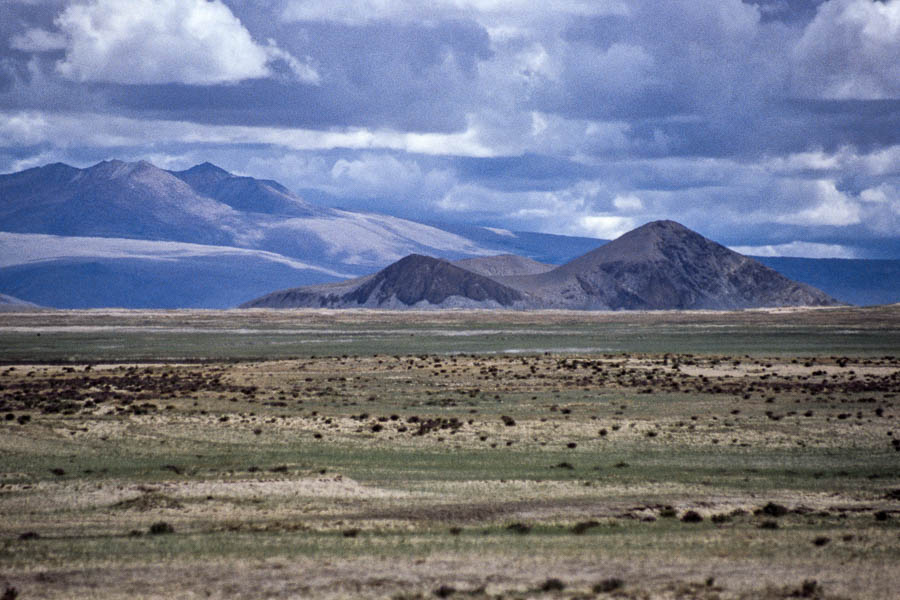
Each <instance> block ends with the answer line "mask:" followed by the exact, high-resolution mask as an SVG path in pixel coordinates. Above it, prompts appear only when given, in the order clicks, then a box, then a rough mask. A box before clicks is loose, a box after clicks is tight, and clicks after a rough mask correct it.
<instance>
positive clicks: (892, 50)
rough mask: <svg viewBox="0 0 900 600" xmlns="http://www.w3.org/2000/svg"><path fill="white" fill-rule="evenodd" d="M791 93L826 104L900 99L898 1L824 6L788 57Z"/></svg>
mask: <svg viewBox="0 0 900 600" xmlns="http://www.w3.org/2000/svg"><path fill="white" fill-rule="evenodd" d="M793 58H794V61H795V71H794V91H795V93H797V94H799V95H803V96H810V97H815V98H827V99H849V98H858V99H882V98H898V97H900V0H887V1H883V2H882V1H878V0H829V1H828V2H825V3H823V4H822V5H821V6H820V7H819V10H818V13H817V14H816V17H815V19H814V20H813V21H812V22H811V23H810V24H809V26H808V27H807V28H806V30H805V31H804V33H803V37H801V38H800V40H799V41H798V42H797V44H796V46H795V47H794V51H793Z"/></svg>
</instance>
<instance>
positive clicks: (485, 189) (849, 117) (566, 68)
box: [0, 0, 900, 256]
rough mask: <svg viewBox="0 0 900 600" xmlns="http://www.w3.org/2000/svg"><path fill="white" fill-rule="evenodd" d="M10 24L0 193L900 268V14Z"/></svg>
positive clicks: (32, 6) (17, 13) (2, 26)
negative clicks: (627, 236)
mask: <svg viewBox="0 0 900 600" xmlns="http://www.w3.org/2000/svg"><path fill="white" fill-rule="evenodd" d="M126 6H127V10H126ZM0 12H2V18H0V169H2V170H6V171H8V170H15V169H17V168H23V167H27V166H33V165H36V164H41V163H43V162H51V161H52V160H62V159H65V160H68V161H70V162H75V163H79V164H85V163H86V162H88V161H89V160H94V159H98V158H112V157H120V158H126V159H135V158H142V157H145V158H148V159H150V160H153V161H155V162H157V163H160V164H161V166H169V167H177V168H183V167H186V166H190V165H191V164H194V163H195V162H203V161H204V160H212V161H213V162H215V161H219V162H221V163H223V166H225V167H226V168H229V169H231V170H234V171H239V172H243V173H246V174H250V175H256V176H261V177H271V178H275V179H278V180H280V181H282V182H283V183H285V184H286V185H288V186H289V187H292V188H294V189H303V190H305V193H307V194H309V195H310V196H311V197H316V198H318V199H320V200H322V201H324V202H328V203H330V204H333V205H343V206H348V207H352V208H359V209H365V208H369V209H378V210H384V211H386V212H392V213H394V214H398V215H400V216H414V217H417V218H427V219H432V220H436V221H461V222H474V221H477V222H479V223H483V224H489V225H494V226H498V227H508V228H514V229H541V230H543V231H549V232H556V233H574V234H588V235H598V236H601V237H608V236H610V235H614V234H617V233H620V232H622V231H624V230H626V229H627V228H629V227H631V226H635V225H639V224H640V223H642V222H644V221H646V220H649V219H654V218H675V219H678V220H681V221H682V222H684V223H685V224H686V225H688V226H693V227H696V228H700V229H702V230H703V231H704V232H706V233H709V234H711V235H720V236H721V239H722V240H723V241H726V242H727V243H730V244H735V245H742V246H763V245H770V246H778V247H787V246H789V245H791V244H793V246H792V247H793V248H795V249H796V248H802V249H803V250H802V251H804V252H810V253H816V252H819V253H828V252H837V253H839V254H840V255H843V256H847V255H856V254H859V253H869V254H872V253H875V252H876V249H877V248H882V249H884V248H896V247H897V242H896V240H897V239H898V236H897V233H896V232H897V231H898V230H900V71H898V69H900V67H898V65H900V0H888V1H884V2H876V1H874V0H827V1H822V0H799V1H787V0H759V1H757V2H751V1H749V0H748V1H744V2H741V1H739V0H672V1H670V2H651V1H650V0H631V1H629V2H620V1H618V0H596V1H595V2H582V1H580V0H558V1H557V2H554V3H553V4H552V5H550V4H547V5H545V4H542V3H534V2H526V1H525V0H434V1H433V2H429V3H421V2H417V1H414V0H390V1H387V0H386V1H385V2H378V3H373V2H370V1H368V0H332V2H329V3H322V2H315V1H312V0H260V1H259V2H243V1H239V0H226V1H225V2H222V1H221V0H213V1H211V2H206V1H205V0H204V1H203V2H200V1H199V0H184V1H182V2H175V1H174V0H134V2H132V3H127V4H125V3H117V2H113V1H112V0H77V1H76V0H70V1H64V0H60V1H58V2H37V3H35V2H24V1H21V0H10V1H9V2H5V3H3V4H2V5H0ZM188 14H190V15H192V16H193V17H196V18H198V19H199V21H200V22H202V23H203V27H202V28H201V29H200V30H193V29H191V28H190V27H188V26H186V25H185V23H186V19H185V18H184V16H185V15H188ZM160 15H164V16H167V18H162V17H160ZM111 16H116V17H117V18H115V19H113V18H111ZM82 17H84V18H82ZM88 17H89V18H88ZM201 31H202V32H203V35H200V32H201ZM161 38H165V39H167V40H171V41H170V42H167V43H166V44H160V43H158V40H159V39H161ZM229 48H232V49H234V48H240V49H243V51H242V52H240V53H239V54H240V56H238V57H237V58H235V59H234V60H230V59H228V54H227V51H228V49H229ZM795 242H796V243H795Z"/></svg>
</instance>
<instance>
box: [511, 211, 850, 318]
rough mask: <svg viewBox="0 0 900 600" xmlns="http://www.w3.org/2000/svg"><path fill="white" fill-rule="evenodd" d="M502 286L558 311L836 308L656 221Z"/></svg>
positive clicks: (812, 290)
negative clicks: (539, 272) (829, 306)
mask: <svg viewBox="0 0 900 600" xmlns="http://www.w3.org/2000/svg"><path fill="white" fill-rule="evenodd" d="M498 280H499V281H502V282H504V283H506V284H507V285H509V286H511V287H514V288H516V289H519V290H521V291H523V292H526V293H530V294H533V295H534V296H537V297H540V298H541V299H542V300H543V301H544V302H545V304H546V305H547V306H551V307H555V308H575V309H597V310H604V309H608V310H661V309H740V308H755V307H764V306H827V305H833V304H839V302H838V301H837V300H835V299H834V298H831V297H830V296H828V295H827V294H825V293H824V292H822V291H820V290H817V289H815V288H813V287H810V286H808V285H805V284H802V283H797V282H795V281H792V280H790V279H788V278H786V277H784V276H783V275H781V274H779V273H778V272H776V271H774V270H772V269H770V268H768V267H766V266H764V265H762V264H761V263H759V262H757V261H755V260H753V259H751V258H747V257H746V256H743V255H741V254H738V253H737V252H733V251H732V250H729V249H728V248H725V247H724V246H722V245H720V244H717V243H716V242H713V241H711V240H709V239H707V238H705V237H703V236H701V235H699V234H698V233H695V232H693V231H691V230H690V229H688V228H686V227H684V226H683V225H680V224H678V223H675V222H674V221H655V222H652V223H648V224H646V225H644V226H642V227H639V228H637V229H635V230H633V231H630V232H628V233H626V234H625V235H623V236H621V237H619V238H618V239H615V240H613V241H611V242H609V243H608V244H605V245H603V246H601V247H600V248H597V249H596V250H593V251H592V252H589V253H587V254H585V255H584V256H581V257H579V258H576V259H575V260H573V261H571V262H569V263H566V264H565V265H562V266H561V267H558V268H556V269H554V270H552V271H549V272H547V273H543V274H539V275H533V276H519V277H502V278H498Z"/></svg>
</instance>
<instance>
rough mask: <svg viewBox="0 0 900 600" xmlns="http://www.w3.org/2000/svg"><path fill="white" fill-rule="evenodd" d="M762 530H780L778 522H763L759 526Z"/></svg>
mask: <svg viewBox="0 0 900 600" xmlns="http://www.w3.org/2000/svg"><path fill="white" fill-rule="evenodd" d="M759 528H760V529H778V522H777V521H763V522H762V523H760V524H759Z"/></svg>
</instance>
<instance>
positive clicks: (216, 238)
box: [0, 160, 900, 308]
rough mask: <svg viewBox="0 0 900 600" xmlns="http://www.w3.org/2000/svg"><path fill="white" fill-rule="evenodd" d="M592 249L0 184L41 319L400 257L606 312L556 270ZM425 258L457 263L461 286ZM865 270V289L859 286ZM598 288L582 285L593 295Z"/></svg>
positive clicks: (843, 290) (173, 194) (122, 178)
mask: <svg viewBox="0 0 900 600" xmlns="http://www.w3.org/2000/svg"><path fill="white" fill-rule="evenodd" d="M604 244H605V240H597V239H592V238H580V237H570V236H561V235H551V234H542V233H534V232H516V231H507V230H503V229H496V228H489V227H479V226H474V225H472V226H466V225H459V224H454V225H447V224H425V223H419V222H415V221H410V220H406V219H401V218H397V217H393V216H389V215H383V214H375V213H362V212H353V211H347V210H341V209H335V208H329V207H325V206H317V205H315V204H312V203H309V202H307V201H305V200H304V199H303V198H301V197H300V196H299V195H298V194H296V193H294V192H292V191H290V190H288V189H287V188H285V187H284V186H282V185H280V184H279V183H277V182H275V181H271V180H262V179H255V178H252V177H245V176H240V175H235V174H232V173H229V172H228V171H225V170H224V169H221V168H219V167H217V166H215V165H212V164H209V163H203V164H200V165H197V166H194V167H192V168H190V169H187V170H183V171H169V170H164V169H160V168H157V167H155V166H154V165H152V164H150V163H148V162H144V161H140V162H134V163H126V162H122V161H117V160H112V161H104V162H101V163H99V164H96V165H94V166H92V167H88V168H85V169H78V168H75V167H71V166H68V165H65V164H61V163H56V164H51V165H46V166H43V167H37V168H33V169H28V170H26V171H21V172H19V173H12V174H8V175H0V293H4V294H8V295H10V296H13V297H16V298H19V299H21V300H23V301H25V302H31V303H35V304H39V305H42V306H48V307H57V308H91V307H126V308H179V307H182V308H194V307H196V308H201V307H202V308H226V307H232V306H235V305H238V304H240V303H244V302H248V301H250V300H251V299H253V298H257V297H259V296H262V295H264V294H267V293H269V292H271V291H272V290H278V289H287V288H290V289H294V288H296V287H297V286H309V285H316V286H322V285H326V284H332V283H333V284H335V286H336V287H334V290H337V289H348V288H347V287H346V286H347V283H344V282H346V280H348V279H349V280H356V279H357V278H360V277H363V278H373V277H375V275H372V274H373V273H376V272H378V273H380V271H379V269H385V267H388V266H389V265H392V264H394V263H396V262H398V261H401V259H404V257H409V256H410V255H416V256H418V257H419V258H416V259H411V262H412V264H414V265H415V267H416V269H414V271H415V272H417V273H419V274H420V275H419V276H417V277H421V276H423V275H421V274H422V273H426V272H428V270H429V269H431V270H432V271H434V272H436V273H441V274H442V276H446V277H447V278H449V279H450V280H451V282H455V283H454V284H453V285H457V284H460V283H462V284H463V285H470V286H474V287H472V288H471V289H472V290H475V289H480V290H482V291H483V293H484V294H487V296H486V297H492V298H493V297H494V296H496V298H495V300H496V301H497V302H498V303H499V305H502V306H507V304H505V302H512V303H513V304H515V303H516V302H518V303H520V304H523V305H525V304H529V305H530V304H533V303H534V297H535V296H536V293H537V291H540V294H537V295H539V296H540V297H541V298H542V300H541V302H546V301H547V299H548V298H554V297H557V296H558V298H557V300H558V302H556V304H559V305H562V304H567V303H571V300H568V299H565V298H564V294H575V295H578V294H579V293H582V292H583V293H585V294H587V295H586V296H584V298H583V300H584V302H583V303H582V304H583V306H584V307H589V306H598V307H599V306H607V305H610V306H612V305H616V302H617V301H616V300H615V299H614V298H610V297H601V296H602V295H600V296H598V295H596V294H593V293H590V294H588V293H587V292H584V288H583V287H582V288H581V289H582V292H579V291H578V288H577V287H573V286H574V285H575V284H576V283H578V285H579V286H580V285H581V283H579V279H578V277H575V276H573V275H572V273H574V271H573V269H574V267H571V266H568V267H566V268H563V267H559V268H557V265H563V266H564V267H565V266H566V265H567V264H569V263H570V262H571V261H573V259H577V258H578V257H582V256H586V255H590V253H591V252H593V251H595V250H597V249H598V247H602V246H603V245H604ZM498 255H499V256H501V257H500V258H495V257H496V256H498ZM428 257H440V259H442V260H443V262H446V261H457V262H455V263H454V264H453V266H454V267H458V268H460V269H462V271H463V272H464V273H465V275H464V276H462V275H460V274H459V273H457V272H456V271H453V270H450V269H447V268H446V267H444V266H443V265H435V264H432V263H430V262H429V261H428V260H425V259H427V258H428ZM432 260H436V259H432ZM760 260H761V261H763V262H765V263H766V264H769V265H770V266H772V267H774V268H776V269H778V270H782V271H784V272H785V274H787V275H789V276H791V277H793V278H795V279H797V280H799V281H804V282H806V283H809V284H812V285H816V286H818V287H821V288H822V289H824V290H825V291H826V292H828V293H830V294H831V295H833V296H835V297H837V298H838V299H840V300H844V301H851V302H854V303H859V304H870V303H876V302H877V303H887V302H896V301H898V300H900V289H898V288H900V284H898V283H897V282H898V281H900V261H851V262H852V263H853V264H849V263H847V262H842V261H821V260H814V259H760ZM458 261H462V262H458ZM405 264H406V263H404V265H405ZM407 266H408V265H407ZM870 267H872V269H873V273H876V276H874V277H867V275H866V273H867V272H868V269H869V268H870ZM631 268H632V269H634V268H636V267H635V266H632V267H631ZM401 271H404V272H405V269H401ZM851 273H852V277H850V275H851ZM404 274H405V273H404ZM383 275H384V278H385V279H384V280H383V281H381V282H380V287H379V290H381V291H382V292H385V291H386V290H388V289H394V288H391V287H390V286H395V287H396V286H397V285H400V281H399V280H398V279H397V278H398V277H399V276H400V275H401V273H400V272H397V271H390V272H389V273H384V274H383ZM470 275H479V276H481V277H484V278H486V279H487V280H489V281H490V282H491V283H486V282H484V281H476V280H471V281H470V279H471V278H470ZM605 276H606V275H603V273H601V272H599V271H598V272H595V273H593V275H592V276H591V277H593V279H591V278H588V279H586V280H584V283H586V284H588V286H590V285H595V286H596V285H605V283H603V282H604V281H606V280H604V279H603V277H605ZM392 277H393V278H394V279H391V278H392ZM521 277H526V278H527V277H537V279H535V280H534V281H533V282H529V283H528V285H525V284H523V283H521V282H517V281H516V278H521ZM573 277H575V278H574V279H573ZM505 278H510V279H509V280H505ZM413 279H415V277H414V278H413ZM848 280H850V281H852V284H851V285H848V284H847V283H846V282H847V281H848ZM442 285H444V284H442ZM447 285H449V284H447ZM497 285H501V286H504V287H506V288H509V289H512V290H515V291H516V293H517V294H519V295H521V298H518V297H517V296H516V295H515V294H509V293H508V292H501V291H500V288H497V287H496V286H497ZM532 285H533V286H536V287H534V289H532V287H530V286H532ZM385 286H387V287H385ZM451 287H452V286H451ZM438 288H440V286H438ZM538 288H540V290H538ZM442 289H448V288H446V286H445V287H444V288H442ZM551 289H552V290H555V291H553V293H549V292H548V291H547V290H551ZM334 290H332V291H333V292H334V293H335V294H336V293H337V292H336V291H334ZM541 290H542V291H541ZM342 293H343V292H342ZM360 293H362V292H360ZM430 293H438V290H437V289H433V290H431V292H430ZM472 293H473V294H475V295H476V296H477V294H478V293H476V292H474V291H473V292H472ZM479 293H480V292H479ZM413 295H415V294H413ZM400 296H402V297H407V296H403V295H402V294H401V295H400ZM400 296H398V298H399V297H400ZM559 298H563V299H564V300H565V301H563V300H559ZM689 300H690V299H689V298H686V299H682V300H679V302H681V303H682V304H690V301H689ZM482 301H483V300H473V302H482ZM697 301H698V302H699V301H700V300H697ZM729 302H730V301H729ZM401 303H402V301H401ZM610 303H612V304H610ZM550 304H551V305H556V304H553V302H551V303H550ZM726 304H728V303H726ZM732 304H733V305H734V306H738V305H741V304H740V302H737V301H735V303H732ZM732 304H728V305H729V306H730V305H732ZM723 306H724V305H723Z"/></svg>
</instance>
